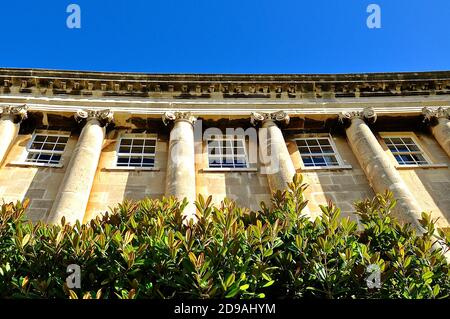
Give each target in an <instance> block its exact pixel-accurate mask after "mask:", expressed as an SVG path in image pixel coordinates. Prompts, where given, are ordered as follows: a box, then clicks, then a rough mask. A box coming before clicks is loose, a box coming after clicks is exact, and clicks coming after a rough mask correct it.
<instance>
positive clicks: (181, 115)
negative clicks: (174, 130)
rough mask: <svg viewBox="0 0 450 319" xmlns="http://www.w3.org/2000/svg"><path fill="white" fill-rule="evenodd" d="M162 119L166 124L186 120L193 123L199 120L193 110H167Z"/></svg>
mask: <svg viewBox="0 0 450 319" xmlns="http://www.w3.org/2000/svg"><path fill="white" fill-rule="evenodd" d="M162 120H163V123H164V125H168V124H169V122H172V121H173V122H178V121H185V122H189V123H191V124H192V125H194V123H195V122H196V121H197V118H196V117H195V116H194V115H192V113H191V112H171V111H170V112H166V113H164V114H163V116H162Z"/></svg>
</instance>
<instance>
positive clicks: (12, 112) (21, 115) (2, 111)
mask: <svg viewBox="0 0 450 319" xmlns="http://www.w3.org/2000/svg"><path fill="white" fill-rule="evenodd" d="M27 110H28V107H27V106H26V105H25V104H24V105H20V106H13V105H6V106H0V117H3V116H10V117H11V118H12V119H13V120H14V122H16V123H20V122H21V121H23V120H25V119H26V118H27Z"/></svg>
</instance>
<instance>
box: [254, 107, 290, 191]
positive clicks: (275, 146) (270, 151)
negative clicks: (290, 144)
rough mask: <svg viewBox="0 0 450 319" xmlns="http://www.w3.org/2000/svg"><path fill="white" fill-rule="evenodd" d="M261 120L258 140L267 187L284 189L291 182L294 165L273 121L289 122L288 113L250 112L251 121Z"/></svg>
mask: <svg viewBox="0 0 450 319" xmlns="http://www.w3.org/2000/svg"><path fill="white" fill-rule="evenodd" d="M257 122H261V123H262V125H261V128H260V129H259V130H258V140H259V149H260V155H261V160H262V162H263V164H264V165H265V166H264V168H263V170H264V172H265V173H266V174H267V178H268V181H269V187H270V190H271V191H272V192H275V191H277V190H285V189H286V188H287V183H291V182H292V178H293V177H294V175H295V167H294V164H293V163H292V160H291V156H290V154H289V151H288V149H287V146H286V142H285V140H284V137H283V133H282V132H281V130H280V128H279V127H278V125H277V124H276V123H275V122H285V123H286V124H288V123H289V115H288V114H287V113H285V112H283V111H280V112H275V113H252V115H251V123H252V124H253V125H255V124H256V123H257Z"/></svg>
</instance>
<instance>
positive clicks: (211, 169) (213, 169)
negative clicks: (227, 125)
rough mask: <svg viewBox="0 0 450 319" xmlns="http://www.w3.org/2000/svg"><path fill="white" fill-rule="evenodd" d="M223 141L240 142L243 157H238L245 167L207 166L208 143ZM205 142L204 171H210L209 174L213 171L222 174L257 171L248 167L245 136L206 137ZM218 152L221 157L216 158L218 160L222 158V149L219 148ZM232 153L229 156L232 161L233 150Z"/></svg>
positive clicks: (208, 155) (208, 157)
mask: <svg viewBox="0 0 450 319" xmlns="http://www.w3.org/2000/svg"><path fill="white" fill-rule="evenodd" d="M224 140H232V141H235V140H240V141H241V142H242V146H243V148H244V155H243V156H239V157H242V158H244V159H245V167H210V166H209V159H210V153H209V149H210V147H209V142H211V141H224ZM205 142H206V169H204V171H210V172H214V171H217V172H224V171H225V172H226V171H230V172H232V171H236V172H239V171H244V172H249V171H257V169H256V168H252V167H250V163H249V160H248V152H247V141H246V139H245V136H236V135H234V136H233V135H223V136H214V135H213V136H211V137H208V138H207V139H206V141H205ZM220 152H221V155H220V156H218V157H219V158H220V157H222V147H220ZM232 152H233V153H232V154H231V155H232V157H233V159H234V157H235V154H234V148H233V151H232ZM213 158H214V156H213Z"/></svg>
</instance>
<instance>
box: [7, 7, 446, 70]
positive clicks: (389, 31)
mask: <svg viewBox="0 0 450 319" xmlns="http://www.w3.org/2000/svg"><path fill="white" fill-rule="evenodd" d="M71 3H75V4H78V5H80V7H81V29H79V30H76V29H69V28H67V26H66V18H67V16H68V15H69V14H68V13H66V7H67V6H68V5H69V4H71ZM371 3H376V4H378V5H380V7H381V10H382V12H381V22H382V28H381V29H372V30H371V29H369V28H367V26H366V19H367V17H368V15H369V14H368V13H366V8H367V6H368V5H369V4H371ZM0 26H1V34H2V35H1V38H0V66H1V67H21V68H51V69H71V70H72V69H76V70H98V71H130V72H131V71H133V72H157V73H347V72H381V71H425V70H450V0H369V1H366V0H308V1H302V0H128V1H125V0H123V1H114V0H108V1H106V0H69V1H65V0H57V1H55V0H51V1H50V0H47V1H45V0H39V1H37V0H22V1H2V4H1V8H0Z"/></svg>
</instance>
